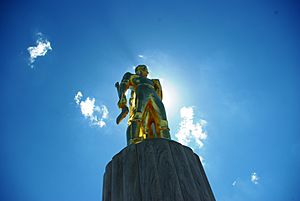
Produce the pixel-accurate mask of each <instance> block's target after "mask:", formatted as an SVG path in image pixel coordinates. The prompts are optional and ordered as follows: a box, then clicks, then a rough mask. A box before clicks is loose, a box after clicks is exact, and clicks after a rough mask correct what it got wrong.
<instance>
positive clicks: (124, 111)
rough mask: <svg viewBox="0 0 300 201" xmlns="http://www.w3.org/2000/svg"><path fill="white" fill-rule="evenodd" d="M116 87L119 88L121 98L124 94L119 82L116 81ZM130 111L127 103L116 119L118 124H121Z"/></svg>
mask: <svg viewBox="0 0 300 201" xmlns="http://www.w3.org/2000/svg"><path fill="white" fill-rule="evenodd" d="M115 87H116V88H117V92H118V96H119V99H121V96H122V94H121V92H120V84H119V82H116V84H115ZM128 112H129V109H128V107H127V106H126V105H125V106H124V107H122V111H121V113H120V114H119V116H118V117H117V120H116V122H117V124H119V123H120V122H121V121H122V120H123V119H124V118H125V117H126V116H127V114H128Z"/></svg>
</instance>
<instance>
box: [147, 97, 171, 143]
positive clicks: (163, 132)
mask: <svg viewBox="0 0 300 201" xmlns="http://www.w3.org/2000/svg"><path fill="white" fill-rule="evenodd" d="M152 106H153V113H155V114H154V124H155V130H156V134H157V137H161V138H167V139H171V136H170V129H169V126H168V121H167V115H166V110H165V107H164V105H163V103H162V101H161V100H160V99H159V98H153V99H152Z"/></svg>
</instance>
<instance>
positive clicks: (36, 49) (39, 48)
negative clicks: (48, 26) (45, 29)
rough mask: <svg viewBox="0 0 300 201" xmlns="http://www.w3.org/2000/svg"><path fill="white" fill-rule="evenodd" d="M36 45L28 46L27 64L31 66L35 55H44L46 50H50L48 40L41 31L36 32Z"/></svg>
mask: <svg viewBox="0 0 300 201" xmlns="http://www.w3.org/2000/svg"><path fill="white" fill-rule="evenodd" d="M37 36H38V39H37V40H36V46H33V47H28V48H27V50H28V52H29V55H30V57H29V65H30V66H31V68H33V63H34V61H35V59H36V58H37V57H40V56H45V55H46V53H47V52H48V50H52V47H51V44H50V42H49V41H48V40H47V39H46V38H44V36H43V34H42V33H38V34H37Z"/></svg>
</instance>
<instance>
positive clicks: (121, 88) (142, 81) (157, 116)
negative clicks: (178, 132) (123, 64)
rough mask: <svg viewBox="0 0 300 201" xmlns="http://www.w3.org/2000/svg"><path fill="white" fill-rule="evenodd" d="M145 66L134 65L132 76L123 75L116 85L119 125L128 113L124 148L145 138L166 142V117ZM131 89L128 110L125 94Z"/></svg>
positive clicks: (159, 92)
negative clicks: (164, 139) (159, 139)
mask: <svg viewBox="0 0 300 201" xmlns="http://www.w3.org/2000/svg"><path fill="white" fill-rule="evenodd" d="M148 74H149V72H148V69H147V66H146V65H138V66H137V67H136V68H135V74H132V73H129V72H127V73H125V74H124V76H123V78H122V81H121V83H120V84H119V83H118V82H117V83H116V87H117V90H118V95H119V102H118V106H119V108H121V109H122V112H121V114H120V115H119V116H118V117H117V123H118V124H119V123H120V122H121V121H122V119H124V118H125V117H126V115H127V114H128V112H129V119H128V128H127V132H126V134H127V144H128V145H129V144H135V143H138V142H141V141H142V140H144V139H148V138H167V139H170V132H169V130H170V129H169V127H168V121H167V115H166V111H165V107H164V104H163V102H162V88H161V85H160V82H159V80H158V79H149V78H147V76H148ZM128 89H131V97H130V99H129V109H128V106H127V99H126V95H125V93H126V91H127V90H128Z"/></svg>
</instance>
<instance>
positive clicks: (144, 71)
mask: <svg viewBox="0 0 300 201" xmlns="http://www.w3.org/2000/svg"><path fill="white" fill-rule="evenodd" d="M135 73H136V74H137V75H140V76H142V77H147V76H148V74H149V71H148V68H147V66H146V65H138V66H137V67H136V68H135Z"/></svg>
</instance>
